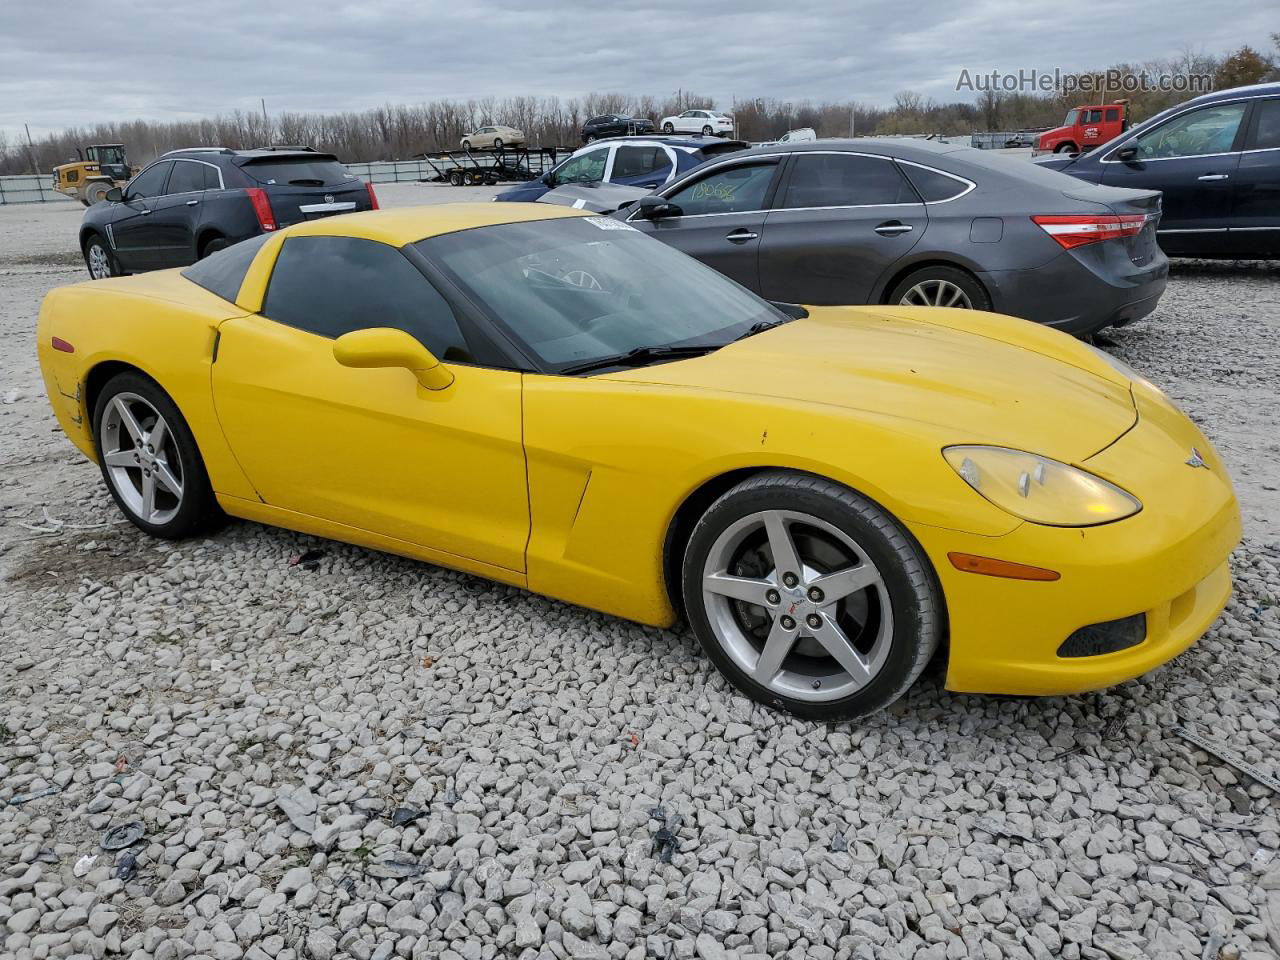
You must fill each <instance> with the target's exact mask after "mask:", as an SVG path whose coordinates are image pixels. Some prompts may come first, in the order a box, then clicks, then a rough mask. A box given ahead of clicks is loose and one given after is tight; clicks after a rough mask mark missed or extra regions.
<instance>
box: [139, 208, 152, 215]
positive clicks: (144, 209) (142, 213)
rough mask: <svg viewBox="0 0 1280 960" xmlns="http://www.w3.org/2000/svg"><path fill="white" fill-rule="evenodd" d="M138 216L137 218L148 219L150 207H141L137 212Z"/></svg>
mask: <svg viewBox="0 0 1280 960" xmlns="http://www.w3.org/2000/svg"><path fill="white" fill-rule="evenodd" d="M138 214H139V216H143V217H149V216H151V208H150V207H143V208H142V209H141V210H139V211H138Z"/></svg>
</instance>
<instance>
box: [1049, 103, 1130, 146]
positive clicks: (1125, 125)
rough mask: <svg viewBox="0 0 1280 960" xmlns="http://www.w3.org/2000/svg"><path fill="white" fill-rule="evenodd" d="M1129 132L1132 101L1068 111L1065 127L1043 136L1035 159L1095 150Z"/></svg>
mask: <svg viewBox="0 0 1280 960" xmlns="http://www.w3.org/2000/svg"><path fill="white" fill-rule="evenodd" d="M1128 129H1129V101H1128V100H1117V101H1115V102H1114V103H1103V104H1098V105H1096V106H1088V107H1075V108H1074V109H1072V110H1068V111H1067V119H1066V120H1064V121H1063V122H1062V126H1060V127H1054V128H1053V129H1052V130H1046V131H1045V132H1044V133H1042V134H1040V141H1039V143H1037V144H1036V149H1035V151H1034V153H1032V156H1039V155H1040V154H1042V153H1080V152H1081V151H1083V150H1092V149H1093V148H1094V147H1096V146H1098V144H1100V143H1106V142H1107V141H1108V140H1112V139H1114V138H1115V137H1118V136H1120V134H1122V133H1124V132H1125V131H1126V130H1128Z"/></svg>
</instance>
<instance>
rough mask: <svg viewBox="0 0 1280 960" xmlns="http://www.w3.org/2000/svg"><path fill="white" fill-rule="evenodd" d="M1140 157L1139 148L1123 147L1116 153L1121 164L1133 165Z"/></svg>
mask: <svg viewBox="0 0 1280 960" xmlns="http://www.w3.org/2000/svg"><path fill="white" fill-rule="evenodd" d="M1137 156H1138V148H1137V147H1121V148H1120V149H1119V150H1117V151H1116V153H1115V157H1116V159H1117V160H1119V161H1120V162H1121V163H1131V162H1132V161H1133V160H1135V159H1136V158H1137Z"/></svg>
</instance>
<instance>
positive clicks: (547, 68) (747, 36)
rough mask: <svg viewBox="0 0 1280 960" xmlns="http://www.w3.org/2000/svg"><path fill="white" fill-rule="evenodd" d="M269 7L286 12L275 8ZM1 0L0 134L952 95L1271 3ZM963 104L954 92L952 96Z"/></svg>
mask: <svg viewBox="0 0 1280 960" xmlns="http://www.w3.org/2000/svg"><path fill="white" fill-rule="evenodd" d="M279 6H286V5H279ZM611 6H612V5H611V4H609V3H607V2H598V0H597V2H594V3H582V2H578V0H470V2H468V0H454V2H448V3H441V2H438V0H359V2H351V3H346V4H330V3H326V2H324V0H311V2H309V3H289V4H288V5H287V7H286V9H282V10H278V9H276V7H277V5H276V4H273V3H271V2H270V0H217V2H214V3H210V2H207V0H205V2H199V3H196V2H194V0H165V2H163V3H160V2H154V0H133V2H128V3H124V4H114V5H113V4H107V5H106V6H93V5H90V6H89V7H84V8H82V9H80V10H79V11H78V12H75V13H66V12H64V13H65V15H63V14H59V15H52V12H53V9H54V8H53V7H50V6H49V5H48V4H33V3H21V4H20V3H19V2H18V0H0V130H2V131H4V132H5V133H7V134H8V135H9V137H10V141H11V142H12V140H13V139H14V138H15V136H16V134H17V133H18V132H19V131H21V129H22V124H23V123H24V122H27V123H30V125H31V130H32V133H33V134H35V135H37V136H38V135H39V134H41V133H44V132H47V131H50V130H54V129H59V128H62V127H65V126H69V125H80V124H90V123H93V122H95V121H98V120H112V119H114V120H126V119H133V118H138V117H142V118H148V119H156V120H165V119H175V118H191V117H198V116H203V115H211V114H215V113H219V112H228V111H231V110H235V109H241V110H257V109H259V97H265V98H266V101H267V109H268V110H269V111H281V110H294V111H331V110H358V109H363V108H366V107H370V106H376V105H378V104H382V103H416V102H421V101H424V100H433V99H439V98H461V99H466V98H469V97H481V96H488V95H492V96H499V97H501V96H508V95H512V94H533V95H553V94H554V95H559V96H561V97H566V98H567V97H574V96H580V95H581V94H583V93H586V92H589V91H593V90H594V91H621V92H626V93H636V94H641V93H651V94H654V95H659V96H661V95H664V94H667V93H670V92H673V91H675V90H676V89H677V88H684V89H686V90H692V91H695V92H697V93H702V94H706V95H708V96H714V97H715V98H716V99H717V101H718V105H719V106H720V107H721V108H723V109H727V108H729V107H731V106H732V101H733V98H734V97H735V96H736V97H738V98H744V97H753V96H770V97H777V98H781V99H805V98H809V99H812V100H815V101H819V100H827V99H829V100H841V101H843V100H846V99H857V100H859V101H862V102H867V103H873V104H880V105H887V104H889V103H890V102H891V101H892V97H893V94H894V93H896V92H897V91H900V90H904V89H912V90H916V91H918V92H920V93H922V94H925V95H926V96H932V97H935V98H937V99H939V100H950V99H957V98H961V95H958V94H956V92H955V85H956V79H957V77H958V76H959V74H960V71H961V70H962V69H966V68H967V69H968V70H970V71H971V72H974V73H977V72H989V71H991V70H993V69H996V70H1001V71H1008V72H1016V71H1018V70H1019V69H1031V68H1036V69H1039V70H1050V71H1051V70H1053V69H1054V68H1055V67H1058V68H1062V69H1064V70H1068V71H1070V70H1077V69H1086V68H1094V67H1104V66H1107V65H1110V64H1112V63H1116V62H1120V61H1128V62H1135V63H1136V62H1142V61H1144V60H1149V59H1152V58H1156V57H1164V56H1170V55H1173V54H1175V53H1177V52H1178V51H1179V50H1181V49H1183V48H1186V47H1188V46H1190V47H1193V48H1194V49H1196V50H1200V51H1204V52H1208V53H1213V54H1221V53H1223V52H1225V51H1228V50H1232V49H1235V48H1237V47H1239V46H1240V45H1241V44H1243V43H1246V42H1250V43H1253V44H1254V45H1255V46H1258V47H1261V48H1263V49H1267V48H1268V47H1269V41H1268V40H1267V39H1266V38H1267V37H1268V34H1269V33H1270V32H1272V31H1274V30H1277V29H1280V22H1278V21H1277V19H1276V17H1275V10H1274V0H1262V2H1259V0H1215V2H1212V3H1210V2H1206V0H1164V2H1159V3H1154V2H1150V0H1148V2H1147V3H1145V4H1140V6H1142V7H1143V9H1141V10H1138V9H1135V5H1134V4H1132V3H1129V4H1123V3H1119V2H1116V0H1078V2H1075V3H1070V4H1064V3H1062V2H1060V0H1022V2H1013V0H894V2H875V3H861V4H858V5H857V7H856V8H855V7H854V6H853V5H849V7H848V8H847V9H840V8H839V6H838V4H836V3H813V2H809V0H801V2H796V0H679V2H675V0H658V2H645V0H638V2H631V3H624V4H622V5H620V8H619V9H610V7H611ZM963 96H964V97H968V96H970V95H967V94H966V95H963Z"/></svg>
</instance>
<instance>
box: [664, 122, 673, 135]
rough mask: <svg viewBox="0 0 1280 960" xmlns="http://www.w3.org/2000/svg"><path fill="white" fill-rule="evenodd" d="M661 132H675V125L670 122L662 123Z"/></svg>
mask: <svg viewBox="0 0 1280 960" xmlns="http://www.w3.org/2000/svg"><path fill="white" fill-rule="evenodd" d="M662 132H663V133H675V132H676V128H675V125H674V124H671V123H664V124H663V125H662Z"/></svg>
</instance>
